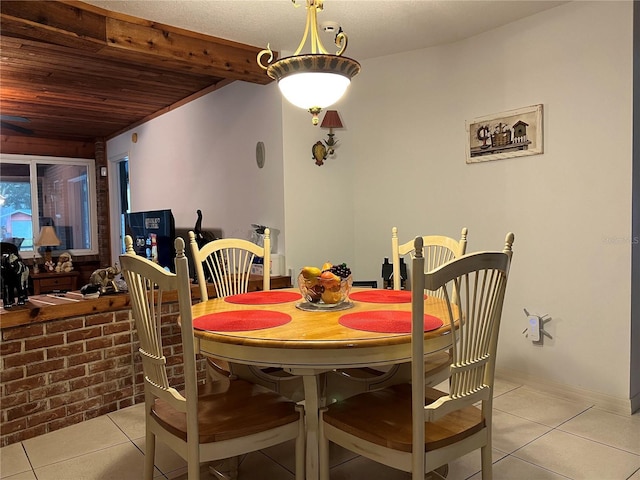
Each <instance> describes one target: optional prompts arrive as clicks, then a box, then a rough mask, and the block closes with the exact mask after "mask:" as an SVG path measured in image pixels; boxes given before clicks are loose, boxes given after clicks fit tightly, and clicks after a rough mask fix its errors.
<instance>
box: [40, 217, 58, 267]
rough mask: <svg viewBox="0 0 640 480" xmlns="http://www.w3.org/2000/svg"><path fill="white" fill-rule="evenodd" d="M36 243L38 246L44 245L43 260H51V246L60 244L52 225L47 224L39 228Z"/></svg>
mask: <svg viewBox="0 0 640 480" xmlns="http://www.w3.org/2000/svg"><path fill="white" fill-rule="evenodd" d="M36 245H37V246H38V247H46V248H45V250H44V262H45V264H46V263H47V262H50V261H51V247H57V246H58V245H60V239H59V238H58V236H57V235H56V231H55V229H54V228H53V227H51V226H49V225H47V226H44V227H42V228H41V229H40V234H39V235H38V238H37V239H36Z"/></svg>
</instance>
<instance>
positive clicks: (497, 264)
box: [320, 233, 514, 480]
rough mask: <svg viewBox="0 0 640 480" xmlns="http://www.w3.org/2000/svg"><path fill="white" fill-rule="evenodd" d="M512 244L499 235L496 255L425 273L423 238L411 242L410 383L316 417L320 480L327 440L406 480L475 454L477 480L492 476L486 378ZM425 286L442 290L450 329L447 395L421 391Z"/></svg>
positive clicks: (420, 479)
mask: <svg viewBox="0 0 640 480" xmlns="http://www.w3.org/2000/svg"><path fill="white" fill-rule="evenodd" d="M513 238H514V237H513V234H512V233H509V234H507V238H506V242H505V247H504V250H503V251H502V252H479V253H471V254H468V255H463V256H462V257H459V258H457V259H455V260H452V261H450V262H448V263H446V264H444V265H443V266H441V267H439V268H437V269H435V270H433V271H431V272H429V273H426V274H425V273H423V272H424V268H425V258H424V257H423V256H422V249H423V240H422V238H421V237H417V238H416V240H415V244H414V245H415V257H414V258H413V260H412V262H411V264H412V273H411V279H412V284H413V290H412V292H413V294H412V305H411V309H412V322H413V328H412V332H413V333H412V342H411V346H412V358H413V360H412V362H411V364H412V368H411V373H412V374H411V377H412V378H411V383H410V384H409V383H406V384H399V385H394V386H391V387H388V388H386V389H383V390H377V391H375V392H368V393H363V394H360V395H357V396H355V397H351V398H348V399H346V400H343V401H340V402H336V403H334V404H332V405H329V406H328V407H327V408H326V409H324V410H323V411H322V412H321V416H320V478H321V480H328V479H329V442H334V443H336V444H338V445H341V446H342V447H344V448H347V449H348V450H351V451H353V452H355V453H358V454H360V455H363V456H365V457H367V458H370V459H372V460H375V461H377V462H380V463H383V464H386V465H389V466H391V467H393V468H397V469H400V470H404V471H406V472H411V475H412V477H411V478H412V479H413V480H424V478H425V472H430V471H431V472H433V471H435V470H436V469H438V468H441V467H443V466H445V465H446V464H448V463H449V462H451V461H453V460H455V459H456V458H459V457H461V456H463V455H465V454H467V453H469V452H472V451H474V450H477V449H481V461H482V478H483V480H490V479H491V478H492V465H491V419H492V402H493V378H494V369H495V358H496V348H497V342H498V332H499V329H500V320H501V316H502V305H503V302H504V295H505V289H506V285H507V277H508V273H509V265H510V262H511V255H512V249H511V246H512V244H513ZM425 288H427V289H429V290H432V291H436V290H439V289H441V288H442V289H443V290H442V292H443V296H444V301H443V309H442V318H443V319H445V321H446V322H447V323H449V324H450V325H451V336H452V347H451V349H452V351H453V362H452V364H451V367H450V368H451V385H450V393H448V394H447V393H444V392H440V391H438V390H435V389H432V388H427V389H426V393H425V385H424V383H425V381H424V378H425V377H424V361H423V357H424V342H423V338H424V337H423V333H422V332H423V322H424V300H423V297H422V291H423V290H424V289H425ZM454 297H455V298H454ZM478 402H479V405H480V406H479V407H477V406H476V403H478ZM445 468H446V467H445ZM433 475H434V476H435V475H437V472H435V473H434V474H433Z"/></svg>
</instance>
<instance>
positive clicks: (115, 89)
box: [0, 0, 271, 142]
mask: <svg viewBox="0 0 640 480" xmlns="http://www.w3.org/2000/svg"><path fill="white" fill-rule="evenodd" d="M0 12H1V16H0V22H1V23H0V58H1V60H0V115H1V118H2V122H1V124H0V135H2V136H7V135H21V136H33V137H38V138H51V139H59V140H74V141H84V142H93V141H95V140H96V139H101V138H110V137H112V136H114V135H116V134H118V133H121V132H122V131H125V130H127V129H128V128H132V127H134V126H136V125H137V124H140V123H142V122H144V121H146V120H148V119H150V118H153V117H154V116H157V115H159V114H161V113H164V112H166V111H168V110H170V109H171V108H175V107H176V106H179V105H181V104H183V103H185V102H187V101H189V100H190V99H193V98H197V97H198V96H201V95H203V94H205V93H208V92H210V91H212V90H215V89H217V88H220V87H222V86H224V85H227V84H229V83H230V82H232V81H234V80H244V81H247V82H252V83H257V84H267V83H269V82H270V81H271V79H270V78H269V77H268V76H267V75H266V73H265V72H264V71H263V70H262V69H261V68H260V67H259V66H258V65H257V63H256V55H257V53H258V52H259V51H260V48H259V47H252V46H248V45H242V44H239V43H235V42H231V41H228V40H224V39H219V38H215V37H211V36H207V35H202V34H199V33H194V32H189V31H186V30H182V29H179V28H175V27H171V26H167V25H161V24H157V23H154V22H150V21H147V20H143V19H139V18H135V17H130V16H127V15H122V14H119V13H114V12H108V11H106V10H103V9H100V8H98V7H94V6H92V5H89V4H85V3H82V2H76V1H8V0H2V1H1V2H0ZM25 119H27V120H28V121H25Z"/></svg>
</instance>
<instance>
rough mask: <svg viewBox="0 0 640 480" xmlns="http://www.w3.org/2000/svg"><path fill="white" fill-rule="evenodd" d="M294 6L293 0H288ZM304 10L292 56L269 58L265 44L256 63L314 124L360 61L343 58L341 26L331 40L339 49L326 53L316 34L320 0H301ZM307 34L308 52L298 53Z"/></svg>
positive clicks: (339, 94)
mask: <svg viewBox="0 0 640 480" xmlns="http://www.w3.org/2000/svg"><path fill="white" fill-rule="evenodd" d="M291 1H292V2H293V4H294V5H295V6H296V7H298V6H299V5H297V4H296V0H291ZM305 1H306V9H307V25H306V27H305V29H304V35H303V37H302V40H301V41H300V45H298V49H297V50H296V51H295V53H294V54H293V56H291V57H285V58H282V59H280V60H277V61H275V62H273V63H272V64H271V65H269V63H270V62H271V61H272V60H273V52H272V51H271V48H270V46H269V45H267V48H266V49H265V50H262V51H261V52H260V53H258V65H260V67H262V68H263V69H264V70H266V71H267V75H269V76H270V77H271V78H273V79H274V80H276V81H277V82H278V87H279V88H280V92H282V95H284V97H285V98H286V99H287V100H289V102H291V103H292V104H294V105H295V106H297V107H300V108H305V109H307V110H309V113H311V115H312V116H313V117H312V122H313V124H314V125H317V124H318V114H319V113H320V112H321V111H322V109H323V108H326V107H328V106H330V105H333V104H334V103H335V102H337V101H338V100H339V99H340V97H342V95H343V94H344V92H345V91H346V90H347V87H349V84H350V83H351V79H352V78H353V77H354V76H356V75H357V74H358V73H359V72H360V64H359V63H358V62H356V61H355V60H353V59H351V58H348V57H343V56H342V54H343V53H344V51H345V50H346V49H347V36H346V34H345V33H344V32H342V29H340V30H339V32H338V34H337V35H336V39H335V43H336V46H337V47H338V48H339V50H338V52H337V53H336V54H335V55H332V54H330V53H328V52H327V50H326V49H325V48H324V46H323V45H322V41H321V40H320V37H319V35H318V19H317V13H318V11H321V10H322V8H323V0H305ZM309 35H311V38H310V42H311V53H309V54H302V55H300V52H301V51H302V48H303V47H304V45H305V43H306V42H307V38H308V37H309ZM265 55H269V59H268V60H267V66H265V65H263V64H262V57H263V56H265Z"/></svg>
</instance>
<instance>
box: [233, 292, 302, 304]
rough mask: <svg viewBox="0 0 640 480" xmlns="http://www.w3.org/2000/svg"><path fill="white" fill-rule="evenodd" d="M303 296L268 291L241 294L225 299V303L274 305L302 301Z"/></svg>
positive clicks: (293, 293)
mask: <svg viewBox="0 0 640 480" xmlns="http://www.w3.org/2000/svg"><path fill="white" fill-rule="evenodd" d="M301 298H302V295H300V294H299V293H297V292H279V291H277V290H268V291H266V292H250V293H241V294H239V295H230V296H228V297H225V299H224V301H225V302H229V303H239V304H241V305H269V304H272V303H287V302H295V301H296V300H300V299H301Z"/></svg>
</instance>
